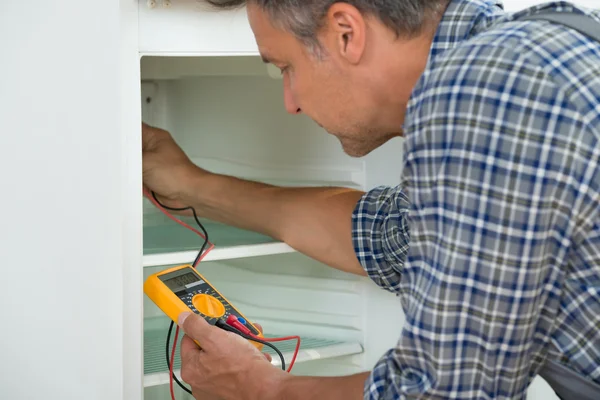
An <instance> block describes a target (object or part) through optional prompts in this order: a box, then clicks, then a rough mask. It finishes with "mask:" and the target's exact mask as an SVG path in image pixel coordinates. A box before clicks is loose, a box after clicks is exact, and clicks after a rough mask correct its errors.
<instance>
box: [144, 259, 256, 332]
mask: <svg viewBox="0 0 600 400" xmlns="http://www.w3.org/2000/svg"><path fill="white" fill-rule="evenodd" d="M144 291H145V292H146V294H147V295H148V296H149V297H150V298H151V299H152V301H154V303H155V304H156V305H157V306H158V307H159V308H161V309H162V310H163V312H165V313H166V314H167V315H168V316H169V317H171V319H172V320H173V321H175V322H177V317H178V315H179V313H181V312H183V311H192V312H194V313H195V314H199V315H201V316H202V317H204V319H205V320H206V321H207V322H208V323H210V324H211V325H214V324H215V323H216V322H217V320H218V319H219V318H221V319H223V320H226V319H227V317H229V316H230V315H233V316H235V317H237V318H238V319H239V320H241V321H245V322H246V323H245V325H246V327H247V328H248V329H249V330H250V331H251V332H252V333H253V334H255V335H257V336H262V334H261V333H260V331H259V330H258V329H256V327H254V326H253V325H252V324H251V323H250V322H249V321H247V320H246V318H245V317H244V316H243V315H242V314H241V313H240V312H239V311H238V310H237V309H236V308H235V307H233V306H232V305H231V304H230V303H229V301H227V299H225V298H224V297H223V296H222V295H221V294H220V293H219V292H218V291H217V290H216V289H215V288H214V287H213V286H212V285H211V284H210V283H209V282H208V281H207V280H206V279H205V278H204V277H202V276H201V275H200V274H199V273H198V272H197V271H196V270H195V269H194V268H193V267H192V266H190V265H183V266H179V267H174V268H170V269H167V270H166V271H162V272H159V273H157V274H154V275H152V276H150V277H148V279H147V280H146V283H145V284H144Z"/></svg>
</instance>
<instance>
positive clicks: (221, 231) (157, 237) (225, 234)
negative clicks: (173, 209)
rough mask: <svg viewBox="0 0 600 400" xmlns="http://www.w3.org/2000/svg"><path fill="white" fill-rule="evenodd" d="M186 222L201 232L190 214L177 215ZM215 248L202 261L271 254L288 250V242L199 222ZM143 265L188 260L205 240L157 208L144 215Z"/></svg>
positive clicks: (213, 223)
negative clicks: (188, 215) (184, 215)
mask: <svg viewBox="0 0 600 400" xmlns="http://www.w3.org/2000/svg"><path fill="white" fill-rule="evenodd" d="M177 218H179V219H181V220H182V221H183V222H185V223H186V224H188V225H190V226H192V227H193V228H195V229H197V230H199V231H201V229H199V227H198V226H197V224H196V222H195V220H194V219H193V218H192V217H187V216H186V217H182V216H177ZM201 222H202V224H203V225H204V228H205V229H206V230H207V232H208V238H209V240H210V241H211V242H212V243H214V245H215V247H214V249H213V250H212V251H211V252H210V253H209V254H208V255H207V256H206V258H204V260H205V261H214V260H226V259H234V258H241V257H253V256H262V255H271V254H282V253H291V252H294V251H295V250H294V249H292V248H291V247H289V246H288V245H287V244H285V243H282V242H279V241H277V240H275V239H273V238H271V237H268V236H265V235H261V234H258V233H255V232H251V231H247V230H243V229H239V228H234V227H231V226H227V225H223V224H219V223H216V222H212V221H205V220H202V221H201ZM143 230H144V258H143V266H144V267H151V266H158V265H172V264H183V263H191V262H192V261H193V260H194V259H195V257H196V255H197V254H198V251H199V250H200V248H201V247H202V243H203V242H204V239H202V238H201V237H200V236H198V235H197V234H196V233H194V232H192V231H190V230H189V229H187V228H185V227H183V226H181V225H180V224H177V223H176V222H174V221H172V220H171V219H169V218H168V217H167V216H166V215H164V214H162V213H160V211H154V212H150V213H146V214H145V215H144V229H143Z"/></svg>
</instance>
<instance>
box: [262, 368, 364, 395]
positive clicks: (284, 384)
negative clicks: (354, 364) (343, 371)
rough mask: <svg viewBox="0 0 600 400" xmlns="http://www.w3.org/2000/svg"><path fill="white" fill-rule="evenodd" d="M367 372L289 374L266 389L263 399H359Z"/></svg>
mask: <svg viewBox="0 0 600 400" xmlns="http://www.w3.org/2000/svg"><path fill="white" fill-rule="evenodd" d="M368 376H369V372H362V373H359V374H355V375H349V376H339V377H337V376H336V377H310V376H290V377H289V379H287V380H282V381H281V382H280V383H279V386H278V387H276V388H274V389H273V390H267V392H266V393H264V394H265V397H261V398H264V399H265V400H279V399H286V400H302V399H317V398H318V399H327V400H361V399H363V398H364V397H363V392H364V385H365V380H366V379H367V377H368Z"/></svg>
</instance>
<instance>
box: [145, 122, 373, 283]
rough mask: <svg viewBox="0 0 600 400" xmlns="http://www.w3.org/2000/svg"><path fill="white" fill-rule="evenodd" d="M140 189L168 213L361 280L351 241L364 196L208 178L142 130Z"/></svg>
mask: <svg viewBox="0 0 600 400" xmlns="http://www.w3.org/2000/svg"><path fill="white" fill-rule="evenodd" d="M142 138H143V142H142V149H143V173H144V185H145V186H146V187H147V188H148V189H150V190H152V191H154V192H155V193H156V194H157V195H158V197H159V199H160V200H161V201H162V202H164V203H166V204H167V205H169V206H171V207H175V208H178V207H185V206H192V207H194V209H195V210H196V212H197V213H198V215H201V216H203V217H206V218H210V219H212V220H215V221H219V222H222V223H225V224H228V225H232V226H236V227H239V228H243V229H248V230H252V231H255V232H259V233H262V234H266V235H269V236H271V237H273V238H275V239H278V240H281V241H284V242H285V243H287V244H288V245H290V246H291V247H293V248H295V249H296V250H298V251H300V252H301V253H304V254H306V255H308V256H310V257H312V258H315V259H317V260H319V261H321V262H323V263H324V264H327V265H329V266H332V267H334V268H337V269H340V270H343V271H346V272H351V273H355V274H359V275H364V274H365V272H364V270H363V268H362V267H361V266H360V264H359V262H358V260H357V258H356V255H355V253H354V248H353V245H352V237H351V224H352V212H353V210H354V208H355V206H356V203H357V202H358V200H359V199H360V198H361V196H362V195H363V192H360V191H357V190H352V189H346V188H282V187H276V186H272V185H266V184H262V183H257V182H250V181H245V180H242V179H237V178H234V177H231V176H225V175H219V174H214V173H210V172H208V171H205V170H203V169H201V168H198V167H197V166H196V165H194V164H193V163H192V162H191V161H190V160H189V158H188V157H187V156H186V155H185V154H184V152H183V151H182V150H181V148H179V146H178V145H177V144H176V143H175V141H174V140H173V138H172V137H171V135H170V134H169V133H168V132H166V131H164V130H161V129H157V128H153V127H150V126H148V125H146V124H143V125H142Z"/></svg>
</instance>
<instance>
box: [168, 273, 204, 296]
mask: <svg viewBox="0 0 600 400" xmlns="http://www.w3.org/2000/svg"><path fill="white" fill-rule="evenodd" d="M172 275H175V276H173V277H171V276H172ZM159 278H160V280H161V281H163V283H164V284H165V285H167V287H168V288H169V289H171V290H172V291H173V292H175V293H177V292H180V291H182V290H186V285H189V284H192V283H194V284H200V283H201V282H202V280H201V279H200V278H199V277H198V276H197V275H196V274H194V273H193V272H185V273H184V274H179V275H178V274H177V272H171V273H170V274H165V275H162V276H160V277H159Z"/></svg>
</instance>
